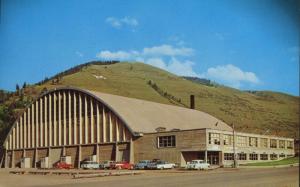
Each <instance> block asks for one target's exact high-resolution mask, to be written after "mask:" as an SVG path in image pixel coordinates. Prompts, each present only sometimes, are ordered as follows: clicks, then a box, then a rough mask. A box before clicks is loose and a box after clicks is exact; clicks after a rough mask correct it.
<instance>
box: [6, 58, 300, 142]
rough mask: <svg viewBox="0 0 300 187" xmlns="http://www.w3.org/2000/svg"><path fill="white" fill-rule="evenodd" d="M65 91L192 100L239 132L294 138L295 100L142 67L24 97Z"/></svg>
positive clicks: (104, 68)
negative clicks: (192, 96)
mask: <svg viewBox="0 0 300 187" xmlns="http://www.w3.org/2000/svg"><path fill="white" fill-rule="evenodd" d="M66 85H69V86H74V87H80V88H85V89H89V90H95V91H100V92H105V93H111V94H115V95H122V96H126V97H133V98H138V99H144V100H149V101H154V102H160V103H165V104H173V105H178V106H182V107H188V106H189V96H190V95H191V94H194V95H195V101H196V109H197V110H201V111H204V112H207V113H209V114H211V115H214V116H216V117H217V118H219V119H221V120H223V121H225V122H226V123H228V124H231V123H234V124H235V127H236V128H237V129H238V130H239V131H243V132H254V133H263V134H274V135H279V136H287V137H294V138H296V137H299V129H298V128H299V120H298V119H299V97H294V96H290V95H287V94H282V93H275V92H267V91H266V92H244V91H240V90H237V89H232V88H229V87H224V86H219V85H204V84H200V83H195V82H193V81H190V80H187V79H186V78H182V77H178V76H176V75H174V74H171V73H169V72H166V71H164V70H161V69H158V68H155V67H152V66H149V65H146V64H143V63H126V62H122V63H115V64H110V65H88V66H83V67H82V68H81V69H80V70H79V71H76V72H74V73H68V74H66V75H65V76H61V77H59V78H57V80H56V79H49V80H46V81H45V82H44V83H43V84H41V85H38V86H30V87H27V88H26V89H24V92H25V93H26V94H27V96H30V97H28V98H29V100H30V99H32V98H31V97H36V96H37V95H38V93H39V92H40V91H41V90H42V89H45V87H46V88H47V89H51V88H53V87H60V86H66ZM10 100H11V101H14V102H15V100H13V99H10ZM199 123H201V122H199ZM183 125H184V124H183Z"/></svg>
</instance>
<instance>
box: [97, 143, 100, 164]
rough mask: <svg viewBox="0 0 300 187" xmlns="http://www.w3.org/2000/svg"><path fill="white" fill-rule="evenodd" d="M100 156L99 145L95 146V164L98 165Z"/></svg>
mask: <svg viewBox="0 0 300 187" xmlns="http://www.w3.org/2000/svg"><path fill="white" fill-rule="evenodd" d="M99 156H100V154H99V145H98V144H96V157H97V160H96V161H97V162H98V163H99V162H100V157H99Z"/></svg>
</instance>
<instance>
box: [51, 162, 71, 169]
mask: <svg viewBox="0 0 300 187" xmlns="http://www.w3.org/2000/svg"><path fill="white" fill-rule="evenodd" d="M54 168H56V169H72V168H73V166H72V164H67V163H66V162H57V163H56V164H54Z"/></svg>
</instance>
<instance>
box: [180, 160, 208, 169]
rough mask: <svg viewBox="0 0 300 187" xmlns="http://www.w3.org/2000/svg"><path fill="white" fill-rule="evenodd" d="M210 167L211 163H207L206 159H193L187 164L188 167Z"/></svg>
mask: <svg viewBox="0 0 300 187" xmlns="http://www.w3.org/2000/svg"><path fill="white" fill-rule="evenodd" d="M209 167H210V164H209V163H206V162H205V161H204V160H192V161H191V162H188V163H187V165H186V168H187V169H198V170H200V169H203V170H204V169H208V168H209Z"/></svg>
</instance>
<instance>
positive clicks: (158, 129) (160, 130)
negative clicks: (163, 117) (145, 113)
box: [155, 127, 166, 132]
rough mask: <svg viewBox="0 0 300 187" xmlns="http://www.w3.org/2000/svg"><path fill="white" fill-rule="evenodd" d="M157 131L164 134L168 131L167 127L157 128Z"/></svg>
mask: <svg viewBox="0 0 300 187" xmlns="http://www.w3.org/2000/svg"><path fill="white" fill-rule="evenodd" d="M155 130H156V132H164V131H166V127H157V128H156V129H155Z"/></svg>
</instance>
